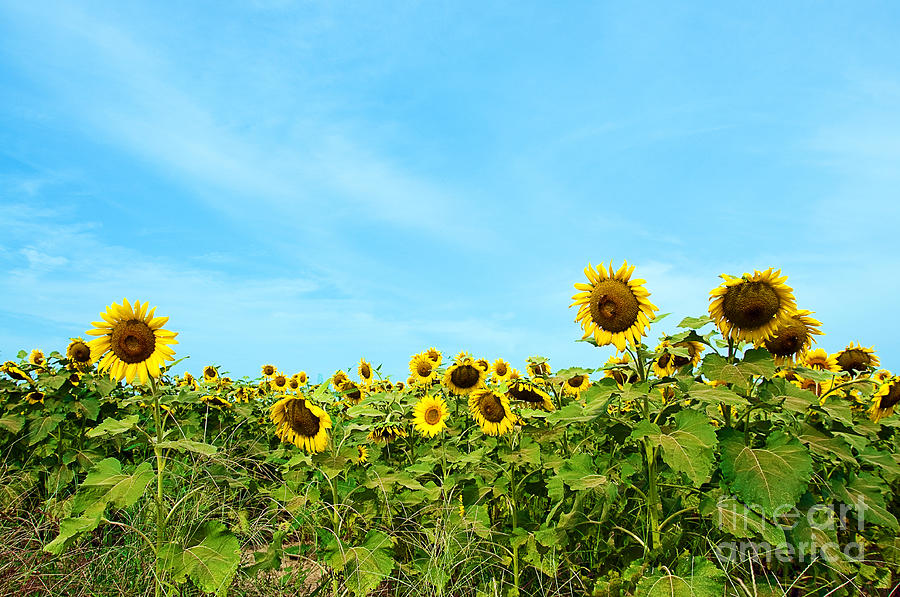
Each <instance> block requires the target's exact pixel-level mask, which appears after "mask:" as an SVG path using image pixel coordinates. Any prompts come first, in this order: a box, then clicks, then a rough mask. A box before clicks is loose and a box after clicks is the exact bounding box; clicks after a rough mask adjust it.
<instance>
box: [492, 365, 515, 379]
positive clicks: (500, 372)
mask: <svg viewBox="0 0 900 597" xmlns="http://www.w3.org/2000/svg"><path fill="white" fill-rule="evenodd" d="M491 371H492V372H493V378H494V381H496V382H497V383H500V382H503V381H506V380H507V379H509V376H510V374H511V373H512V367H511V366H510V364H509V363H507V362H506V361H504V360H503V359H497V360H496V361H494V364H493V365H491Z"/></svg>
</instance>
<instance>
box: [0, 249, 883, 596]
mask: <svg viewBox="0 0 900 597" xmlns="http://www.w3.org/2000/svg"><path fill="white" fill-rule="evenodd" d="M634 269H635V267H634V266H633V265H628V264H627V263H625V264H623V265H622V266H621V267H619V268H618V269H616V267H615V266H614V265H612V264H609V265H608V266H606V267H604V265H603V264H601V265H600V266H598V267H592V266H590V265H589V266H588V267H587V268H586V269H585V275H586V278H585V279H584V280H583V281H582V282H579V283H576V284H575V290H576V294H575V295H574V296H573V301H574V302H573V304H572V307H577V314H576V317H575V321H576V322H577V323H579V324H580V325H581V331H582V333H583V336H582V337H581V341H584V342H589V343H591V344H594V345H596V346H606V345H613V346H615V348H616V349H617V352H616V354H615V355H614V356H613V357H612V358H610V359H609V360H606V362H597V363H593V364H592V365H591V366H589V367H564V368H554V366H552V365H551V362H550V360H549V359H548V358H545V357H540V356H535V357H531V358H529V359H528V360H527V362H525V363H521V364H520V366H521V370H520V369H517V368H516V367H515V366H514V364H513V363H510V362H508V361H506V360H504V359H503V358H495V355H494V356H492V358H491V359H486V358H481V355H470V354H469V353H467V352H465V351H463V352H459V353H458V354H455V355H453V353H447V354H444V353H442V352H441V351H440V350H437V349H436V348H429V349H427V350H423V351H422V352H421V353H419V354H416V355H413V356H412V357H411V359H410V361H409V371H408V372H405V373H404V374H403V375H402V376H400V377H399V378H391V377H389V376H388V375H386V374H385V373H383V372H382V371H381V370H380V368H379V367H376V366H373V364H372V363H371V362H370V361H369V360H366V359H360V360H359V363H358V366H356V367H354V368H352V369H351V370H348V371H344V370H338V371H336V372H335V373H334V374H333V375H332V376H331V377H330V378H329V379H327V380H325V381H324V382H322V383H318V384H313V383H311V382H310V380H309V378H308V376H307V374H306V373H305V372H303V371H300V372H296V373H294V372H283V371H281V370H279V368H278V367H277V366H275V365H274V364H262V365H261V367H260V370H259V376H258V377H256V378H255V379H247V378H245V379H240V380H236V379H231V378H229V377H228V376H227V371H225V370H224V369H223V368H221V367H219V366H216V365H208V366H206V367H204V368H203V369H202V371H195V372H194V374H193V375H192V374H191V373H184V374H183V375H180V376H178V375H174V374H173V373H172V369H173V368H174V367H175V366H176V365H177V364H178V363H180V362H181V361H180V360H177V355H176V351H175V346H177V332H175V331H173V330H171V329H169V327H167V326H168V319H167V318H166V317H164V316H160V315H157V314H156V313H155V310H154V309H150V308H149V305H148V304H147V303H145V302H140V301H135V302H129V301H128V300H123V301H122V302H121V303H114V304H112V305H110V306H109V307H107V308H106V309H105V310H104V311H103V312H102V313H101V314H100V319H99V320H98V321H96V322H93V324H92V325H91V327H90V328H88V329H87V331H86V336H87V338H85V337H79V338H72V339H71V340H70V341H69V342H68V345H67V346H66V345H65V342H61V344H60V346H59V350H58V351H52V352H48V353H47V354H45V353H44V352H42V351H41V350H33V351H32V352H31V353H30V354H29V353H27V352H25V351H23V352H21V353H19V355H18V360H17V361H15V362H14V361H7V362H5V363H4V364H3V365H2V367H0V448H2V461H0V521H2V522H0V550H2V557H0V589H2V591H0V592H2V593H3V594H12V593H16V594H19V595H48V594H49V595H157V596H160V595H201V594H217V595H226V594H227V595H321V596H338V595H348V596H353V597H363V596H366V595H385V596H387V595H410V596H419V595H427V596H431V595H434V596H443V595H447V596H455V595H472V596H478V597H481V596H485V597H487V596H491V597H515V596H518V595H529V596H532V595H533V596H547V595H550V596H554V595H594V596H603V597H606V596H627V595H646V596H652V597H662V596H666V597H681V596H698V597H716V596H733V597H755V596H778V595H826V594H827V595H836V596H837V595H888V594H890V593H891V590H892V589H895V588H896V587H897V586H898V583H900V536H898V532H900V524H898V519H897V513H898V512H900V449H898V437H900V433H898V428H900V422H898V421H900V419H898V417H897V416H894V409H895V408H896V407H897V405H898V403H900V377H898V376H895V375H894V374H892V373H891V372H889V371H888V370H886V369H882V368H881V363H880V362H879V359H878V357H877V355H876V353H875V350H874V349H873V348H868V347H865V346H863V345H861V344H857V343H855V342H854V343H850V344H848V345H847V346H846V348H844V349H843V350H841V351H840V352H838V353H836V354H828V353H827V352H825V351H824V350H823V349H821V348H814V347H813V345H814V344H815V340H816V338H815V337H816V336H817V335H820V334H821V332H820V331H819V327H820V326H821V323H820V322H819V321H817V320H816V319H815V318H814V317H813V313H812V312H811V311H808V310H804V309H799V308H798V305H797V301H796V299H795V297H794V294H793V291H792V289H791V288H790V287H789V286H788V285H787V284H786V281H787V278H786V276H783V275H782V274H781V272H780V271H779V270H775V269H772V268H770V269H767V270H764V271H755V272H753V273H752V274H750V273H745V274H743V275H742V276H739V277H734V276H729V275H722V280H723V281H722V283H721V285H719V286H718V287H716V288H714V289H712V291H711V292H710V293H709V301H710V302H709V312H708V316H707V315H704V316H700V317H684V318H683V319H681V321H680V323H678V325H677V329H678V330H679V331H678V332H677V333H675V334H673V335H665V334H664V335H662V337H661V338H660V339H659V341H658V342H657V341H652V342H651V341H649V339H648V338H649V337H650V334H651V331H652V330H651V328H653V327H654V326H655V325H656V324H657V323H658V322H659V321H660V320H662V318H663V317H666V315H660V314H659V313H658V311H659V309H658V307H657V306H656V305H654V304H653V303H652V302H651V301H650V293H649V291H648V290H647V288H646V287H645V284H646V282H645V281H644V280H641V279H637V278H635V277H634V276H633V273H634ZM86 327H87V326H86ZM462 348H464V347H462ZM261 362H265V361H262V360H261Z"/></svg>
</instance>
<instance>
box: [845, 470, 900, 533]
mask: <svg viewBox="0 0 900 597" xmlns="http://www.w3.org/2000/svg"><path fill="white" fill-rule="evenodd" d="M831 487H832V490H833V491H834V493H835V495H836V496H837V497H838V499H840V500H843V502H844V503H845V504H847V505H848V506H852V507H853V508H851V510H850V511H851V512H854V511H855V513H856V519H857V521H858V522H859V523H860V524H869V523H874V524H877V525H879V526H883V527H885V528H887V529H889V530H891V531H893V532H894V533H897V532H900V523H898V522H897V517H896V516H894V515H893V514H891V513H890V512H889V511H888V510H887V508H886V505H885V504H886V502H885V498H884V495H883V494H884V493H885V492H888V493H890V488H889V487H887V486H886V485H885V484H884V482H883V481H882V480H881V479H880V478H878V477H876V476H875V475H872V474H870V473H863V474H862V475H860V476H859V477H857V478H855V479H854V480H853V481H852V482H851V483H850V484H849V485H845V484H843V483H842V482H841V480H840V479H835V480H833V481H832V486H831Z"/></svg>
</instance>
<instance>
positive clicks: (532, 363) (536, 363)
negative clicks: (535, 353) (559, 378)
mask: <svg viewBox="0 0 900 597" xmlns="http://www.w3.org/2000/svg"><path fill="white" fill-rule="evenodd" d="M536 358H538V357H529V358H528V362H527V363H526V365H525V370H526V371H528V376H529V377H547V376H548V375H550V374H551V371H550V363H548V362H547V361H544V360H532V359H536Z"/></svg>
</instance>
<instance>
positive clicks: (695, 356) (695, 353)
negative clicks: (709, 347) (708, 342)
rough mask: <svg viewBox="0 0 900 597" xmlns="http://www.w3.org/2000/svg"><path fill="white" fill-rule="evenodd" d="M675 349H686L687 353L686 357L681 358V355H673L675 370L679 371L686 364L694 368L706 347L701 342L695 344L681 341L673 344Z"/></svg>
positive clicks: (690, 341) (691, 341)
mask: <svg viewBox="0 0 900 597" xmlns="http://www.w3.org/2000/svg"><path fill="white" fill-rule="evenodd" d="M675 348H686V349H687V351H688V356H686V357H683V356H681V355H677V354H673V355H672V361H673V362H674V363H675V370H676V371H677V370H679V369H681V368H682V367H684V366H685V365H687V364H688V363H690V364H691V366H693V367H696V366H697V364H698V363H699V362H700V355H701V354H702V353H703V351H704V350H706V346H705V345H704V344H703V343H702V342H695V341H693V340H682V341H681V342H676V343H675Z"/></svg>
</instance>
